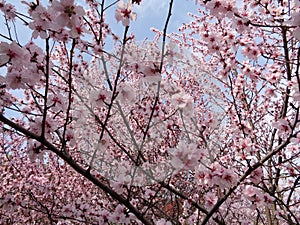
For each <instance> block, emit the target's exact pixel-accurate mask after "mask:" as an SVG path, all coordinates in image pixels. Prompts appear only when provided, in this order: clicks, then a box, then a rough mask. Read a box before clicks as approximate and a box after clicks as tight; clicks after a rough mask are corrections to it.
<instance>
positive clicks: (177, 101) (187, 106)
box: [172, 93, 194, 116]
mask: <svg viewBox="0 0 300 225" xmlns="http://www.w3.org/2000/svg"><path fill="white" fill-rule="evenodd" d="M172 100H173V104H174V105H175V107H177V108H178V109H179V110H182V112H183V114H184V115H186V116H189V115H192V114H193V108H194V99H193V97H192V96H190V95H188V94H185V93H176V94H174V95H173V96H172Z"/></svg>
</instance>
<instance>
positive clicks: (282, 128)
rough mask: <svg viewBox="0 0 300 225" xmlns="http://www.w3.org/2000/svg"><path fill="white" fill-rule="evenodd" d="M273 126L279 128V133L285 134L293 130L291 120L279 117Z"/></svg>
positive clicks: (280, 134)
mask: <svg viewBox="0 0 300 225" xmlns="http://www.w3.org/2000/svg"><path fill="white" fill-rule="evenodd" d="M272 126H273V127H274V128H276V129H277V130H278V135H279V136H283V135H287V134H289V133H290V132H291V127H290V125H289V122H288V121H287V120H285V119H279V120H278V121H277V122H273V123H272Z"/></svg>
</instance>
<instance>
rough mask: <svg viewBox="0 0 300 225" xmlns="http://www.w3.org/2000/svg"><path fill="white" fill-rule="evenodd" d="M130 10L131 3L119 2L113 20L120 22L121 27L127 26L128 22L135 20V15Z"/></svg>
mask: <svg viewBox="0 0 300 225" xmlns="http://www.w3.org/2000/svg"><path fill="white" fill-rule="evenodd" d="M132 8H133V6H132V4H131V3H129V2H127V3H126V4H125V3H124V1H123V0H121V1H119V3H118V8H117V10H116V14H115V18H116V20H117V21H118V22H119V21H122V24H123V26H129V24H130V20H133V21H135V20H136V13H135V12H132Z"/></svg>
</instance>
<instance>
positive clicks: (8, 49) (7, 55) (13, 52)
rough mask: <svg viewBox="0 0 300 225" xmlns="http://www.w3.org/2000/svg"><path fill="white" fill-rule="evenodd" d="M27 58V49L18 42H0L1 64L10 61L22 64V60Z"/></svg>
mask: <svg viewBox="0 0 300 225" xmlns="http://www.w3.org/2000/svg"><path fill="white" fill-rule="evenodd" d="M25 59H26V54H25V50H24V49H22V48H21V47H20V46H19V45H18V44H17V43H16V42H12V43H11V44H8V43H6V42H0V66H3V65H5V64H6V63H8V62H9V61H11V62H12V63H15V64H16V65H18V64H19V65H22V61H24V60H25Z"/></svg>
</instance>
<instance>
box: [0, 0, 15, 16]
mask: <svg viewBox="0 0 300 225" xmlns="http://www.w3.org/2000/svg"><path fill="white" fill-rule="evenodd" d="M0 10H1V11H2V12H3V13H4V14H5V16H6V18H7V19H8V20H13V19H14V18H15V17H16V13H15V12H16V9H15V7H14V6H13V5H12V4H5V1H2V3H0Z"/></svg>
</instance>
